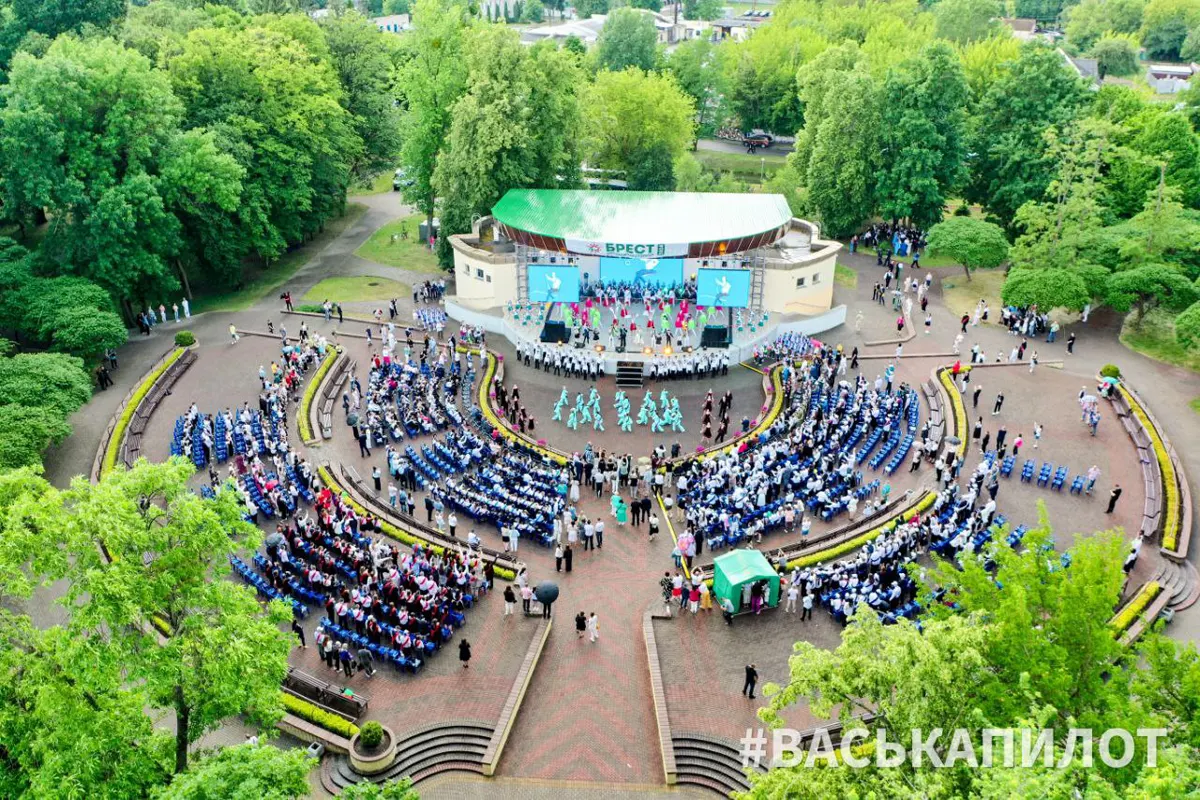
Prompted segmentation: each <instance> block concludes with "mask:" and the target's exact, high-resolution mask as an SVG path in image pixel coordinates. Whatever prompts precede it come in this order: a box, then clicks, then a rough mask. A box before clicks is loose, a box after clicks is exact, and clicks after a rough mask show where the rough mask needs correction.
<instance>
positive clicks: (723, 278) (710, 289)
mask: <svg viewBox="0 0 1200 800" xmlns="http://www.w3.org/2000/svg"><path fill="white" fill-rule="evenodd" d="M696 304H697V305H702V306H725V307H727V308H745V307H746V306H748V305H750V270H748V269H701V270H697V271H696Z"/></svg>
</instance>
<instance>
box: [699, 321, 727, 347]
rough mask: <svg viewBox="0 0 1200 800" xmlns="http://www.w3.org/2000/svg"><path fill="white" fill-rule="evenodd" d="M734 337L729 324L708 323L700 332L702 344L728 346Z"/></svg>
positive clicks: (702, 345)
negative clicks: (731, 334)
mask: <svg viewBox="0 0 1200 800" xmlns="http://www.w3.org/2000/svg"><path fill="white" fill-rule="evenodd" d="M732 339H733V337H732V336H730V333H729V326H728V325H706V326H705V327H704V330H703V331H702V332H701V334H700V346H701V347H720V348H726V347H729V344H730V342H731V341H732Z"/></svg>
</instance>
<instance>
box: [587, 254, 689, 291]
mask: <svg viewBox="0 0 1200 800" xmlns="http://www.w3.org/2000/svg"><path fill="white" fill-rule="evenodd" d="M600 280H601V281H603V282H604V283H606V284H609V285H612V284H617V283H629V284H635V283H642V284H652V285H655V286H664V285H665V286H674V285H676V284H681V283H683V259H682V258H601V259H600Z"/></svg>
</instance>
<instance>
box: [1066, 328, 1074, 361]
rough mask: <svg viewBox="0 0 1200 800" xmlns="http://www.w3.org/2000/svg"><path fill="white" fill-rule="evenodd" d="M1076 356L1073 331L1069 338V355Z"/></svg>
mask: <svg viewBox="0 0 1200 800" xmlns="http://www.w3.org/2000/svg"><path fill="white" fill-rule="evenodd" d="M1074 354H1075V332H1074V331H1072V332H1071V335H1070V336H1068V337H1067V355H1074Z"/></svg>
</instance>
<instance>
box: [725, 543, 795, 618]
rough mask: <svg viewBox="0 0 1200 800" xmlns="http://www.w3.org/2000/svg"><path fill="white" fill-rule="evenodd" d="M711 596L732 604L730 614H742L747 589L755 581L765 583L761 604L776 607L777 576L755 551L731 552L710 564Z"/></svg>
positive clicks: (777, 597) (777, 594)
mask: <svg viewBox="0 0 1200 800" xmlns="http://www.w3.org/2000/svg"><path fill="white" fill-rule="evenodd" d="M713 570H714V573H713V587H712V588H713V594H715V595H716V596H717V599H718V600H720V599H726V600H728V601H729V602H730V603H732V604H733V610H734V613H737V612H739V611H741V610H742V601H743V600H746V602H747V603H749V600H748V598H749V589H750V586H751V585H752V584H755V583H757V582H759V581H766V582H767V591H766V592H764V593H763V601H764V602H765V603H766V605H767V606H771V607H774V606H777V605H779V575H778V574H777V573H776V572H775V570H774V569H772V568H771V563H770V562H769V561H767V558H766V556H764V555H763V554H762V553H760V552H759V551H757V550H734V551H733V552H731V553H725V554H724V555H720V556H717V557H716V559H714V560H713Z"/></svg>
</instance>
